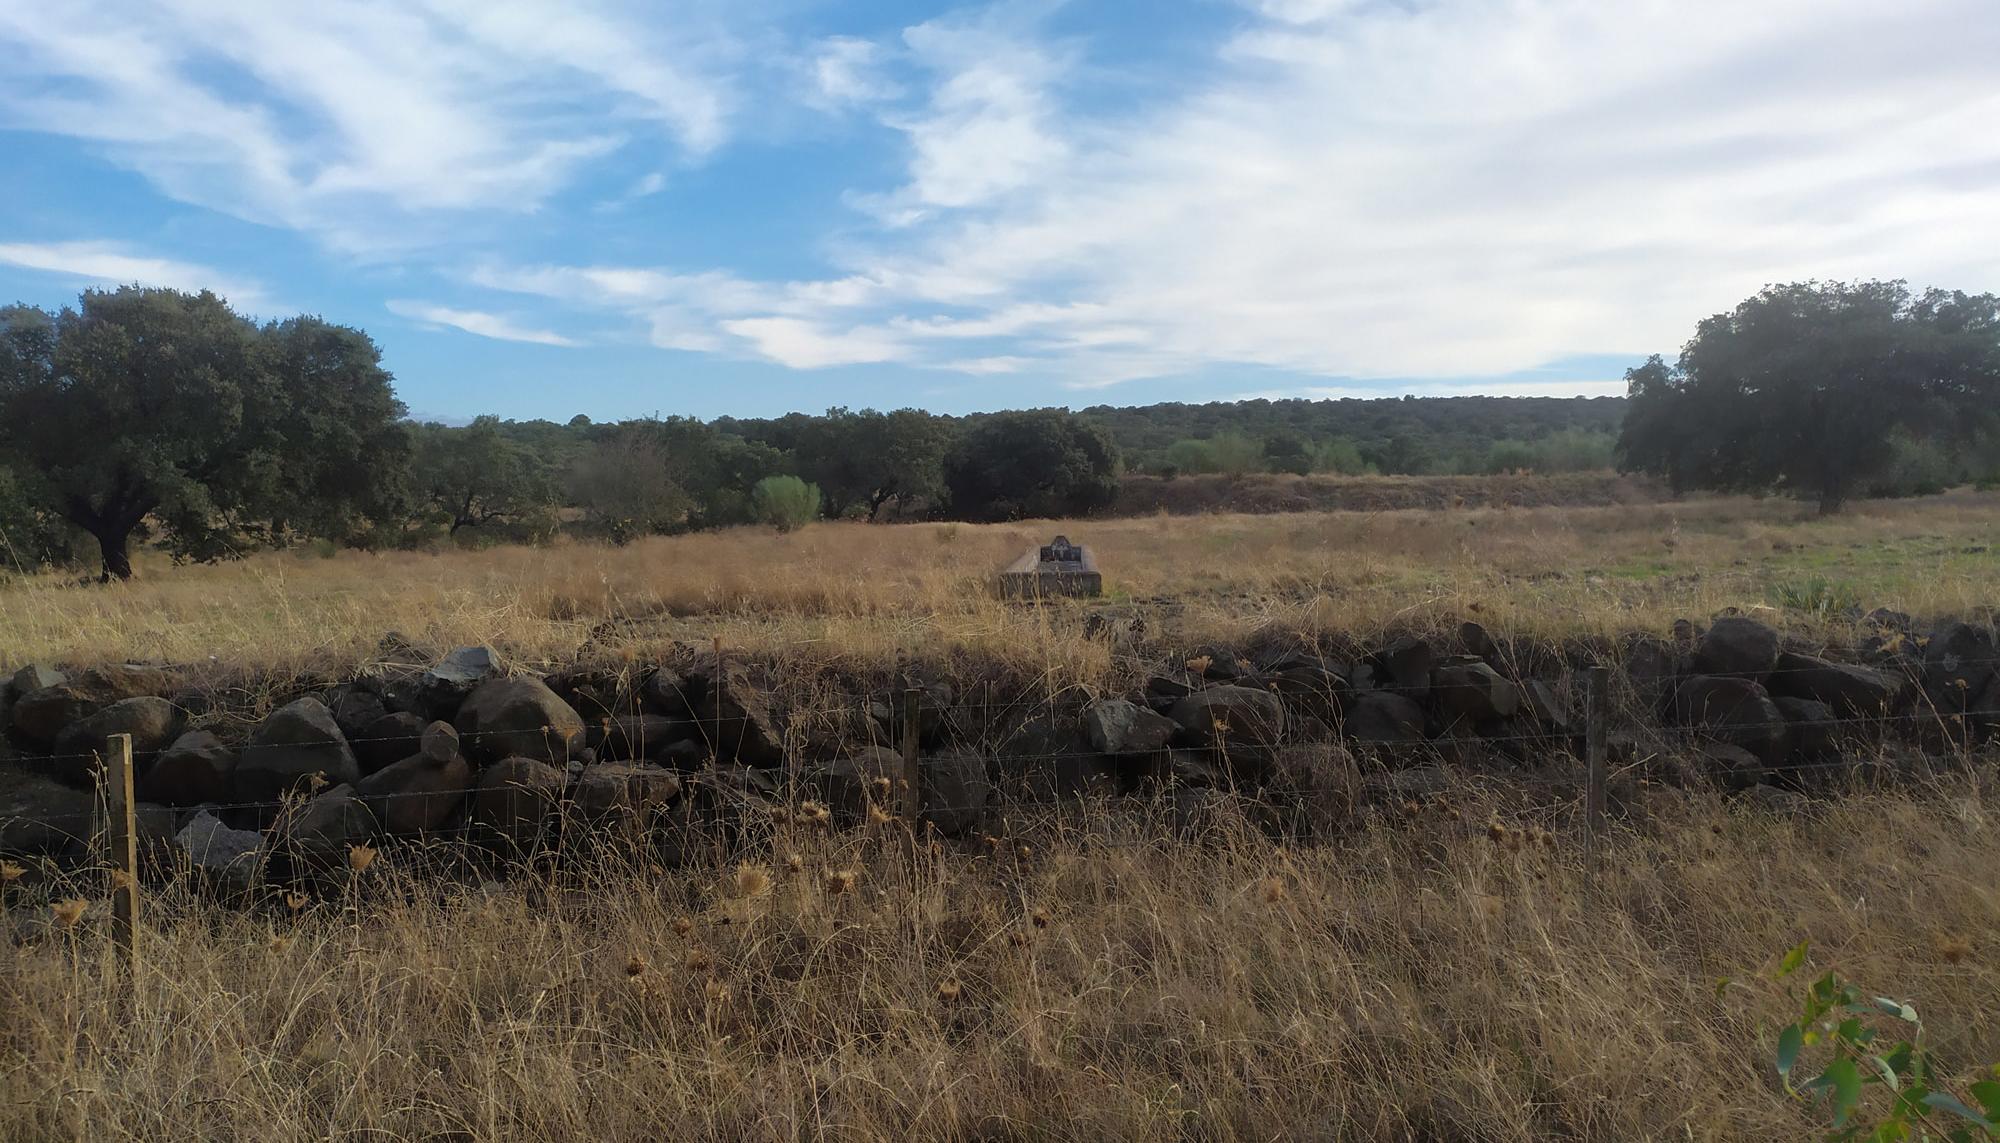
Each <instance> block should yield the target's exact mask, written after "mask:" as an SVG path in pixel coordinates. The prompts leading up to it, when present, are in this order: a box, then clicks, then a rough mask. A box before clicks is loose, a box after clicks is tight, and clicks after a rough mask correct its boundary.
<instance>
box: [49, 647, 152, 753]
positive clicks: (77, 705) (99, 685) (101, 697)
mask: <svg viewBox="0 0 2000 1143" xmlns="http://www.w3.org/2000/svg"><path fill="white" fill-rule="evenodd" d="M50 680H55V681H53V682H51V681H50ZM29 683H38V684H42V685H39V686H27V685H25V684H29ZM14 691H15V698H14V708H13V713H12V718H13V725H14V729H15V731H16V732H17V733H19V734H20V735H21V736H23V737H24V738H27V739H28V740H30V741H33V742H39V743H49V742H53V741H54V740H55V737H56V735H58V734H60V733H61V732H62V730H63V729H64V728H65V727H67V726H68V725H70V724H71V723H73V722H76V721H78V720H80V719H83V718H86V717H88V716H89V715H91V714H94V713H96V712H97V711H99V710H101V709H103V708H104V707H107V706H110V705H111V704H112V703H115V702H119V701H122V700H124V699H130V698H142V697H151V698H164V697H165V696H167V695H171V694H173V693H174V679H173V676H172V675H170V674H168V673H167V672H166V671H165V670H163V669H161V668H159V667H152V666H146V665H144V664H137V663H124V664H117V663H114V664H109V665H106V666H99V667H89V668H86V669H84V670H82V671H78V672H74V673H71V674H68V675H65V674H63V673H62V672H60V671H53V670H50V669H48V668H46V667H41V666H37V665H30V666H28V667H24V668H22V669H21V670H20V671H18V672H16V673H15V676H14Z"/></svg>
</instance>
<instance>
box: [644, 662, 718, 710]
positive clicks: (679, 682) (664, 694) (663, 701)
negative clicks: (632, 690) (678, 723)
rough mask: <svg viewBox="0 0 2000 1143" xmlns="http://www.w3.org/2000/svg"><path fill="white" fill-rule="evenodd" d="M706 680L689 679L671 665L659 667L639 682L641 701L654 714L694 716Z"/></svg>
mask: <svg viewBox="0 0 2000 1143" xmlns="http://www.w3.org/2000/svg"><path fill="white" fill-rule="evenodd" d="M704 681H705V680H701V679H699V678H697V679H689V678H687V677H685V676H683V675H682V674H681V673H680V672H679V671H676V670H674V669H673V668H671V667H658V668H655V669H654V670H653V672H652V673H651V674H649V675H647V676H646V677H645V679H643V680H642V681H641V682H640V683H639V702H640V703H641V704H642V705H643V706H644V708H645V709H646V710H647V711H649V712H651V713H653V714H662V715H665V716H667V717H668V718H682V719H685V718H693V717H694V707H695V702H696V700H698V699H699V698H701V692H702V686H703V683H704Z"/></svg>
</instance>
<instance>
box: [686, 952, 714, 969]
mask: <svg viewBox="0 0 2000 1143" xmlns="http://www.w3.org/2000/svg"><path fill="white" fill-rule="evenodd" d="M685 963H686V965H687V970H688V971H689V972H712V971H714V969H715V959H714V958H713V957H711V956H709V955H708V954H707V953H706V952H703V951H702V950H701V949H689V950H688V954H687V961H686V962H685Z"/></svg>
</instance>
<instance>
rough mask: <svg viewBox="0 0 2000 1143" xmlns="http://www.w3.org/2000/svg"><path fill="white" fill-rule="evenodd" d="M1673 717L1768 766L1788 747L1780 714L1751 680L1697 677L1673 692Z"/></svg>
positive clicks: (1775, 762) (1766, 695)
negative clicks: (1748, 753)
mask: <svg viewBox="0 0 2000 1143" xmlns="http://www.w3.org/2000/svg"><path fill="white" fill-rule="evenodd" d="M1674 717H1675V720H1676V721H1678V722H1679V723H1680V724H1681V725H1683V726H1686V727H1689V728H1690V729H1693V730H1695V731H1696V732H1697V733H1699V734H1701V735H1703V736H1704V737H1707V738H1711V739H1713V740H1716V741H1719V742H1724V743H1727V744H1729V745H1731V746H1736V747H1739V748H1740V749H1743V750H1747V751H1749V752H1750V753H1751V754H1754V755H1756V756H1757V758H1758V759H1759V760H1760V761H1761V762H1762V763H1763V764H1764V765H1765V766H1767V767H1768V766H1775V765H1777V764H1778V763H1779V762H1782V761H1783V760H1784V757H1785V754H1786V752H1787V751H1788V750H1789V749H1790V741H1791V736H1790V731H1789V727H1788V725H1787V723H1786V721H1785V716H1784V712H1782V711H1780V710H1779V709H1778V707H1777V705H1776V704H1774V703H1773V702H1772V701H1771V698H1770V696H1769V695H1768V694H1767V693H1766V692H1765V690H1764V688H1763V686H1762V685H1760V684H1759V683H1756V682H1754V681H1752V680H1750V679H1746V678H1741V677H1736V676H1723V675H1696V676H1694V677H1692V678H1690V679H1688V680H1687V681H1686V682H1684V683H1682V684H1681V686H1680V689H1679V690H1678V691H1676V692H1675V694H1674Z"/></svg>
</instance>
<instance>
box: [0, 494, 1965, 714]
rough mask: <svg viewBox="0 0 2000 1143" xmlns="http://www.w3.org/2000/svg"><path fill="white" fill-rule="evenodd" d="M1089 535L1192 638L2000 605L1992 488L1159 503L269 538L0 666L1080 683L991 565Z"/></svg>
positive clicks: (79, 602)
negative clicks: (868, 675) (301, 551)
mask: <svg viewBox="0 0 2000 1143" xmlns="http://www.w3.org/2000/svg"><path fill="white" fill-rule="evenodd" d="M1058 531H1064V532H1068V533H1069V534H1070V536H1071V538H1072V539H1076V540H1078V541H1080V542H1084V543H1088V544H1090V545H1092V546H1093V547H1094V548H1095V549H1096V551H1097V553H1098V558H1099V562H1100V563H1101V564H1102V566H1103V567H1104V569H1105V572H1106V580H1107V586H1108V589H1109V591H1110V593H1111V595H1112V598H1111V600H1110V601H1109V603H1110V604H1111V605H1114V606H1116V607H1120V608H1122V609H1124V610H1125V611H1127V612H1130V613H1133V614H1140V615H1144V616H1145V617H1146V619H1147V622H1148V625H1149V628H1150V630H1151V631H1152V632H1153V633H1154V634H1155V635H1157V636H1160V637H1162V638H1165V639H1168V640H1180V641H1184V642H1187V643H1200V642H1207V641H1222V642H1228V641H1234V640H1238V639H1241V638H1243V637H1245V636H1247V635H1249V634H1250V633H1253V632H1256V631H1259V630H1269V629H1283V630H1287V631H1296V632H1301V633H1306V634H1311V633H1319V632H1334V633H1345V634H1353V635H1358V636H1365V635H1366V634H1367V633H1369V632H1371V631H1376V630H1380V629H1382V628H1383V627H1385V626H1388V625H1404V626H1422V625H1423V624H1425V623H1427V622H1439V623H1442V622H1443V621H1445V620H1446V619H1447V618H1449V619H1451V620H1452V621H1453V622H1455V621H1456V619H1457V618H1460V617H1463V616H1466V615H1476V616H1477V617H1478V618H1480V619H1481V620H1482V621H1483V622H1485V623H1486V624H1487V625H1488V626H1489V627H1490V628H1492V629H1493V630H1494V631H1495V632H1496V633H1498V634H1503V635H1513V636H1524V637H1536V636H1550V637H1565V636H1573V635H1578V634H1595V635H1610V634H1618V633H1623V632H1627V631H1632V630H1653V631H1663V630H1665V629H1666V628H1667V627H1668V626H1669V625H1670V624H1671V623H1672V621H1673V620H1674V619H1675V618H1679V617H1682V616H1687V617H1691V618H1696V619H1703V618H1706V617H1707V616H1709V615H1711V614H1713V613H1714V612H1716V611H1718V610H1720V609H1721V608H1724V607H1731V606H1733V607H1743V608H1762V607H1765V606H1767V605H1768V603H1769V601H1770V598H1771V588H1772V586H1773V585H1774V584H1777V583H1781V582H1784V581H1787V580H1789V579H1796V578H1799V577H1804V576H1813V575H1818V576H1830V577H1833V578H1835V579H1837V580H1840V581H1842V582H1844V583H1851V585H1852V586H1853V587H1854V588H1855V589H1856V591H1857V592H1858V593H1859V594H1860V596H1861V597H1862V598H1863V599H1865V601H1866V603H1867V605H1868V606H1889V607H1895V608H1900V609H1902V610H1906V611H1911V612H1914V613H1917V614H1919V615H1942V614H1964V613H1967V612H1970V611H1972V610H1974V609H1976V608H1979V607H1982V606H1992V605H1994V604H1996V603H2000V554H1995V553H1994V551H1993V549H1992V548H1991V547H1989V546H1988V545H1991V544H1992V543H1993V540H1992V537H1993V536H1994V534H1995V532H1996V531H2000V495H1996V494H1975V493H1969V492H1967V493H1957V494H1953V495H1951V496H1946V497H1937V498H1930V499H1926V500H1921V501H1903V502H1877V503H1862V504H1857V505H1854V506H1853V507H1852V508H1851V509H1850V510H1849V512H1848V513H1847V514H1846V515H1845V516H1842V517H1839V518H1836V519H1832V520H1821V519H1818V518H1816V517H1814V516H1813V515H1812V514H1811V510H1810V509H1808V508H1805V507H1803V506H1801V505H1798V504H1795V503H1792V502H1789V501H1779V500H1766V501H1754V500H1749V499H1713V500H1695V501H1689V502H1685V503H1670V504H1645V505H1632V506H1621V507H1614V508H1532V509H1502V508H1490V509H1486V508H1483V509H1476V510H1464V511H1401V512H1382V513H1354V512H1332V513H1301V514H1295V515H1280V516H1270V515H1259V516H1205V517H1171V518H1170V517H1164V516H1162V517H1154V518H1146V519H1120V520H1106V521H1089V522H1082V521H1062V522H1046V521H1035V522H1027V523H1022V524H1012V525H991V526H975V525H965V524H917V525H903V526H895V527H871V526H866V525H846V524H822V525H816V526H813V527H808V528H805V529H803V530H801V531H799V532H796V533H793V534H790V535H783V536H781V535H777V534H774V533H771V532H768V531H763V530H754V529H741V530H735V531H728V532H720V533H709V534H697V535H688V536H678V537H658V538H653V539H648V540H644V541H641V542H638V543H635V544H632V545H631V546H629V547H625V548H616V549H614V548H599V547H589V546H561V547H554V548H547V549H533V548H520V547H509V548H498V549H494V550H489V551H476V552H459V553H452V554H444V555H430V554H416V553H388V554H364V553H351V552H350V553H342V554H340V555H338V556H336V557H334V558H331V559H318V558H313V557H303V558H302V557H301V556H298V555H295V554H283V553H279V554H264V555H259V556H255V557H252V558H250V559H246V560H243V561H240V562H236V563H229V564H222V565H216V566H210V567H172V566H169V565H167V564H165V563H164V562H162V561H159V560H152V559H149V560H144V561H142V562H141V569H140V575H139V578H138V579H137V580H135V581H133V582H131V583H128V584H114V585H109V586H76V585H75V584H73V583H71V582H68V581H65V580H64V579H62V578H60V577H54V576H38V577H28V578H24V579H23V578H17V579H15V580H14V581H11V582H9V583H6V584H3V585H0V664H18V663H22V662H26V661H31V660H41V659H53V660H64V661H76V662H87V661H98V660H106V659H119V658H128V657H136V658H145V659H157V660H166V661H171V662H177V663H195V664H199V663H204V662H210V661H215V662H222V663H229V664H233V665H237V666H241V667H246V668H258V669H281V670H282V669H299V670H304V669H310V668H321V669H324V668H328V667H347V666H351V665H353V664H354V663H355V662H356V661H357V660H360V659H365V658H367V657H368V656H370V655H371V654H372V653H373V651H374V648H375V647H376V645H377V643H378V641H379V640H380V639H381V638H382V636H383V635H384V634H385V633H387V632H389V631H395V632H398V633H400V634H402V635H403V636H405V637H406V638H407V639H409V640H410V641H412V642H414V643H416V644H417V645H418V646H420V647H423V648H425V649H428V650H432V651H442V650H444V649H448V648H450V647H453V646H458V645H464V644H469V643H479V642H485V643H490V644H492V645H494V646H495V647H496V648H498V649H500V650H502V651H503V652H505V653H507V654H509V655H512V656H514V657H516V658H518V659H521V660H524V661H531V662H532V661H550V660H559V659H564V658H568V657H572V656H575V655H577V654H578V653H579V652H580V651H583V650H586V649H588V650H592V651H607V650H614V649H617V648H626V649H631V650H635V651H638V652H644V651H645V650H646V649H648V648H650V647H656V646H657V645H659V644H662V643H665V642H668V641H671V640H674V639H686V640H690V641H693V642H697V643H701V644H706V642H707V641H708V640H709V639H710V638H713V637H718V636H719V637H721V638H723V639H724V640H725V641H726V642H727V643H728V644H729V645H730V646H731V647H734V648H739V649H741V650H744V651H746V652H748V653H752V654H760V655H769V656H773V657H779V658H785V659H790V660H799V661H840V660H847V661H852V662H856V663H880V662H883V661H887V660H891V659H893V658H894V657H895V656H896V655H898V654H902V653H909V652H913V651H918V650H922V651H927V652H931V653H939V652H949V651H954V650H963V651H967V652H972V653H976V654H981V655H988V656H997V657H1002V658H1006V659H1008V660H1010V661H1015V662H1018V663H1025V664H1032V665H1038V666H1042V667H1046V668H1047V669H1048V670H1050V671H1051V672H1054V673H1057V674H1063V675H1066V676H1074V677H1075V678H1078V679H1081V680H1083V681H1089V680H1090V679H1092V678H1093V677H1096V676H1099V675H1101V674H1102V672H1104V671H1105V670H1108V669H1109V667H1108V660H1107V658H1106V657H1105V656H1104V655H1103V654H1102V652H1101V650H1093V649H1092V647H1090V646H1087V645H1085V641H1083V640H1081V639H1080V638H1079V637H1078V636H1079V631H1080V623H1079V622H1078V618H1077V612H1078V611H1079V610H1081V609H1083V608H1085V607H1101V606H1103V604H1088V605H1082V604H1080V605H1071V606H1063V607H1054V608H1042V609H1037V608H1024V607H1019V606H1010V605H1007V604H1003V603H1001V602H1000V601H998V600H997V599H996V598H995V597H994V591H993V576H994V573H995V572H996V571H997V570H998V569H999V568H1000V567H1001V566H1002V565H1004V564H1005V563H1006V562H1008V561H1009V560H1010V559H1011V558H1012V557H1014V556H1015V555H1017V554H1018V553H1019V552H1020V550H1022V549H1023V548H1025V547H1026V546H1027V545H1029V544H1031V543H1036V542H1042V541H1045V540H1047V539H1048V537H1049V535H1050V534H1051V533H1054V532H1058Z"/></svg>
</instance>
